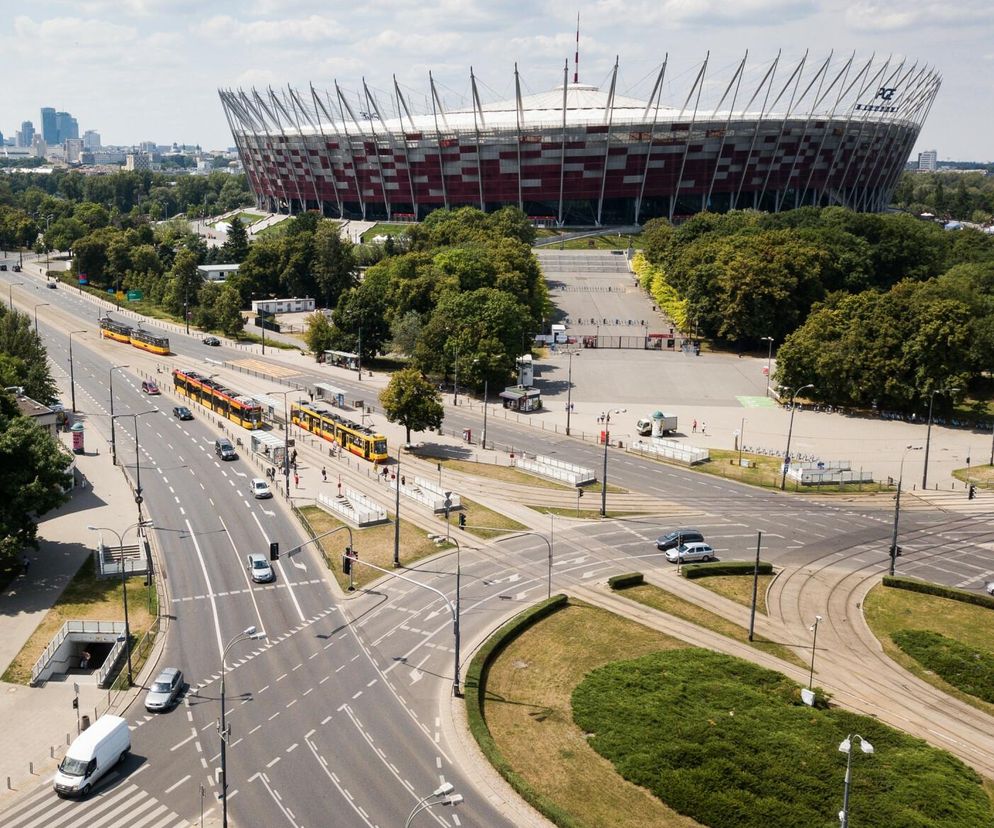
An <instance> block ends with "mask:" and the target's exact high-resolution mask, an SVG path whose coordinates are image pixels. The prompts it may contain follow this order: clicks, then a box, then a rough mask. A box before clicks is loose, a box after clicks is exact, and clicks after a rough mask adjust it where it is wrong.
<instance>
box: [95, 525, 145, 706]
mask: <svg viewBox="0 0 994 828" xmlns="http://www.w3.org/2000/svg"><path fill="white" fill-rule="evenodd" d="M141 527H142V523H140V522H139V523H136V524H134V525H132V526H129V527H128V528H127V529H125V530H124V531H123V532H116V531H115V530H113V529H108V528H107V527H106V526H89V525H88V526H87V527H86V528H87V529H89V530H90V531H91V532H110V533H111V534H112V535H114V536H115V537H116V538H117V548H118V551H119V552H120V556H121V557H120V566H121V592H122V593H123V595H124V651H125V653H127V655H128V687H131V685H132V684H134V681H133V676H132V672H131V624H130V623H129V622H128V582H127V578H126V575H125V571H124V536H125V535H126V534H128V532H130V531H131V530H132V529H140V528H141Z"/></svg>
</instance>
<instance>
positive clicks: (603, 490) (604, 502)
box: [601, 408, 628, 517]
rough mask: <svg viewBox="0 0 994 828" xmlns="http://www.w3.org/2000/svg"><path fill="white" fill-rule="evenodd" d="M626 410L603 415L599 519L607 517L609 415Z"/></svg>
mask: <svg viewBox="0 0 994 828" xmlns="http://www.w3.org/2000/svg"><path fill="white" fill-rule="evenodd" d="M627 410H628V409H627V408H612V409H611V410H610V411H607V412H605V414H604V474H603V477H604V484H603V487H602V488H601V517H607V447H608V444H609V443H610V442H611V415H612V414H624V413H625V412H626V411H627Z"/></svg>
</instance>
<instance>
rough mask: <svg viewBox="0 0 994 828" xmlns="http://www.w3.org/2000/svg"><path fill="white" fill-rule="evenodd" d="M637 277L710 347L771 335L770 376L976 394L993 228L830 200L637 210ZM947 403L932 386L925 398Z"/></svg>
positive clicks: (991, 285)
mask: <svg viewBox="0 0 994 828" xmlns="http://www.w3.org/2000/svg"><path fill="white" fill-rule="evenodd" d="M643 241H644V245H645V250H644V255H645V262H644V266H643V267H641V268H640V274H641V275H640V278H641V281H642V284H643V286H645V287H646V289H647V290H649V291H650V293H651V294H652V295H653V297H654V298H656V300H657V301H658V302H659V304H660V306H661V307H662V308H663V309H664V310H667V311H668V312H670V313H671V316H673V318H674V319H675V321H676V322H677V323H678V324H679V325H680V327H681V328H682V329H683V330H685V331H687V332H690V333H693V332H694V331H697V332H698V333H699V334H700V335H701V336H703V337H706V338H709V339H711V340H713V341H714V342H715V343H716V344H717V345H718V346H719V347H728V348H735V349H754V350H764V349H765V346H766V339H765V338H766V337H772V339H773V340H774V342H775V343H776V344H777V346H778V360H777V365H778V367H777V372H776V376H775V377H774V381H775V382H778V383H781V384H783V385H784V386H786V387H788V388H793V387H798V386H800V385H806V384H808V383H813V384H814V385H815V389H814V390H813V391H811V392H810V395H811V397H813V398H814V399H818V400H821V401H824V402H828V403H831V404H838V405H851V406H865V407H871V406H877V407H880V408H887V409H894V410H902V411H915V410H920V408H921V406H922V404H923V401H926V400H927V399H929V397H930V395H931V392H932V391H933V390H935V389H937V388H951V387H955V388H959V389H960V392H959V393H958V395H957V399H958V400H962V399H964V398H967V397H969V396H971V395H972V394H980V395H986V394H987V393H988V391H987V382H988V376H989V374H988V372H989V367H990V365H991V364H992V357H994V329H992V325H994V323H992V319H994V317H992V311H994V238H992V237H991V236H988V235H985V234H984V233H981V232H979V231H976V230H971V229H964V230H958V231H945V230H943V229H942V228H941V227H940V226H939V225H936V224H935V223H932V222H927V221H922V220H919V219H916V218H914V217H912V216H909V215H906V214H870V213H854V212H851V211H849V210H845V209H843V208H838V207H829V208H823V209H819V208H813V207H804V208H801V209H799V210H793V211H788V212H784V213H779V214H762V213H757V212H752V211H738V212H732V213H728V214H725V215H715V214H710V213H702V214H700V215H698V216H695V217H694V218H692V219H690V220H689V221H687V222H686V223H684V224H682V225H681V226H679V227H673V226H671V225H670V224H668V223H667V222H665V221H664V220H655V221H653V222H649V223H648V224H647V226H646V228H645V232H644V233H643ZM943 404H949V403H948V401H946V400H940V399H938V398H937V399H936V405H937V406H940V405H943Z"/></svg>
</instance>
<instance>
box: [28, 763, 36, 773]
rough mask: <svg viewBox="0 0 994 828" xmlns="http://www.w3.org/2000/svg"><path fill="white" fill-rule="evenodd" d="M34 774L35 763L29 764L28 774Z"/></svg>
mask: <svg viewBox="0 0 994 828" xmlns="http://www.w3.org/2000/svg"><path fill="white" fill-rule="evenodd" d="M34 772H35V763H34V762H28V773H30V774H32V775H34Z"/></svg>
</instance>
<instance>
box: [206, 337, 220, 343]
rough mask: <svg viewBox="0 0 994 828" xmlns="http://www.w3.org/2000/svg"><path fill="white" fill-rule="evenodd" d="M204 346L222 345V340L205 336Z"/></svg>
mask: <svg viewBox="0 0 994 828" xmlns="http://www.w3.org/2000/svg"><path fill="white" fill-rule="evenodd" d="M203 342H204V345H220V344H221V340H220V339H218V338H217V337H216V336H205V337H204V339H203Z"/></svg>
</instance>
